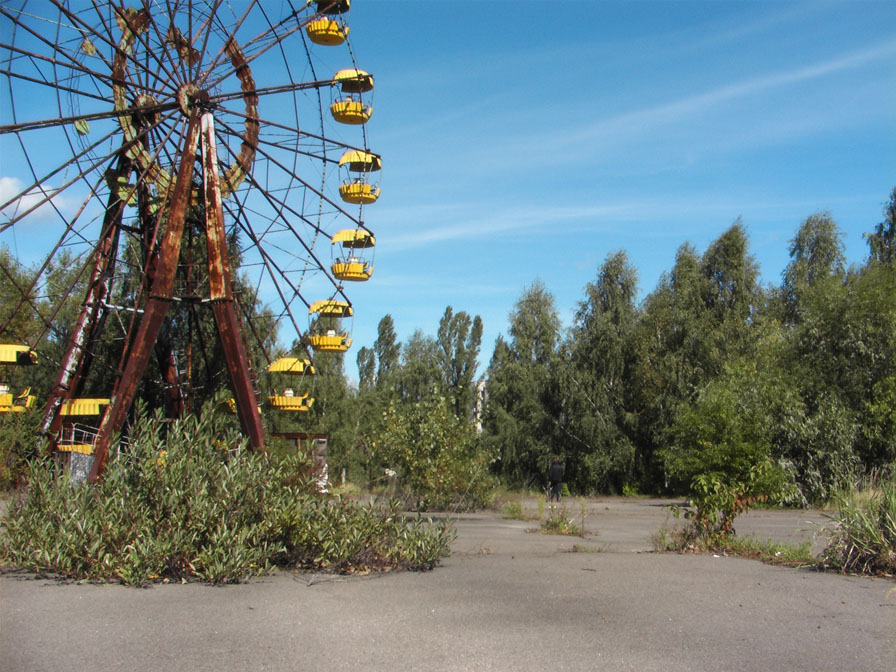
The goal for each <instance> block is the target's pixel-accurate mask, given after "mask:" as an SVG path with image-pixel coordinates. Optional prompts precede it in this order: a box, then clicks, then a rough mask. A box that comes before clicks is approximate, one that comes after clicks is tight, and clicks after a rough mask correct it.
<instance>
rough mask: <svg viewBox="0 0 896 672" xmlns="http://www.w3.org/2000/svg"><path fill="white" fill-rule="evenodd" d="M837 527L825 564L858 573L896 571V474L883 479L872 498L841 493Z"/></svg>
mask: <svg viewBox="0 0 896 672" xmlns="http://www.w3.org/2000/svg"><path fill="white" fill-rule="evenodd" d="M837 508H838V512H837V514H836V515H834V516H832V518H833V520H835V521H836V523H837V524H836V527H835V529H834V531H833V532H832V533H831V539H830V541H829V542H828V545H827V547H826V548H825V551H824V555H823V556H822V562H823V564H824V566H825V567H829V568H833V569H837V570H839V571H842V572H854V573H858V574H889V575H892V574H896V478H894V477H893V476H892V475H891V476H889V477H887V478H884V479H882V480H881V481H880V483H879V486H878V489H877V491H876V492H874V493H873V494H872V495H871V497H870V498H867V499H865V498H864V497H863V496H862V494H861V493H858V492H856V491H850V492H849V493H846V494H844V495H841V496H840V497H839V501H838V507H837Z"/></svg>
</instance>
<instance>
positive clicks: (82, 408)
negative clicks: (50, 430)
mask: <svg viewBox="0 0 896 672" xmlns="http://www.w3.org/2000/svg"><path fill="white" fill-rule="evenodd" d="M108 405H109V399H88V398H84V399H66V400H64V401H63V402H62V406H61V407H60V408H59V415H62V416H64V417H71V416H97V415H99V414H100V413H102V407H103V406H108ZM95 443H96V429H95V428H94V427H87V426H81V425H77V424H68V423H67V424H66V425H64V426H63V428H62V432H61V434H60V437H59V440H58V441H57V442H56V450H58V451H60V452H63V453H80V454H81V455H92V454H93V449H94V445H95Z"/></svg>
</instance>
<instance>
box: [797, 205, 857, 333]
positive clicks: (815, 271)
mask: <svg viewBox="0 0 896 672" xmlns="http://www.w3.org/2000/svg"><path fill="white" fill-rule="evenodd" d="M842 239H843V234H842V233H840V230H839V229H838V227H837V223H836V222H835V221H834V220H833V219H832V218H831V216H830V214H829V213H826V212H823V213H817V214H814V215H811V216H810V217H808V218H807V219H805V220H804V221H803V223H802V224H801V225H800V228H799V230H798V231H797V233H796V236H794V238H793V239H792V240H791V241H790V263H788V264H787V267H786V268H785V269H784V286H783V290H784V298H785V302H786V306H787V317H788V319H789V321H791V322H795V321H798V320H799V307H800V297H801V294H803V293H805V292H806V291H808V290H809V289H810V288H811V287H814V286H815V285H816V284H817V283H819V282H821V281H822V280H825V279H828V278H832V277H836V278H839V279H841V280H842V279H843V277H844V276H845V274H846V256H845V255H844V253H843V240H842Z"/></svg>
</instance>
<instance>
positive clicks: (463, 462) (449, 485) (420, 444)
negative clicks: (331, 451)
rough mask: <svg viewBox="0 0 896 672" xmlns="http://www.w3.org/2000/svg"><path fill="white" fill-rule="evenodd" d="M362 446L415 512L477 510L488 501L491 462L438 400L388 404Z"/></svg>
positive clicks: (491, 488) (491, 487) (472, 433)
mask: <svg viewBox="0 0 896 672" xmlns="http://www.w3.org/2000/svg"><path fill="white" fill-rule="evenodd" d="M367 443H368V444H369V445H370V446H371V448H372V450H373V453H374V454H375V455H376V458H377V459H378V460H379V461H380V462H381V463H382V465H383V466H384V467H386V468H389V469H391V470H394V471H395V472H396V474H397V482H396V489H397V492H398V493H400V494H401V495H402V496H403V497H404V498H405V500H406V501H407V502H408V503H409V504H410V505H411V506H412V507H414V508H416V509H417V510H419V511H464V510H470V509H481V508H485V507H486V506H488V505H489V503H490V502H491V499H492V495H493V493H494V490H495V479H494V477H493V476H492V475H491V474H490V473H489V467H490V465H491V462H492V458H491V456H490V455H489V454H488V453H487V452H486V451H485V450H484V448H483V446H482V442H481V441H480V440H479V436H478V435H477V434H476V431H475V429H473V427H471V426H470V424H469V423H468V422H465V421H463V420H461V419H459V418H457V416H455V415H454V411H453V410H452V408H451V406H450V404H449V403H448V400H446V399H444V398H442V397H433V398H430V399H425V400H423V401H419V402H415V403H395V402H393V403H390V404H389V406H388V407H387V408H386V410H384V411H383V415H382V423H381V425H380V426H379V427H378V428H377V432H376V435H375V436H373V437H370V438H369V440H368V441H367Z"/></svg>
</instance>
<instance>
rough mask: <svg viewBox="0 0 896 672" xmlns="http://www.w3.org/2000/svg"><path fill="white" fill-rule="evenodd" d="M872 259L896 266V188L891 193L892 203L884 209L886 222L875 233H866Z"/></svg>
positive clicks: (879, 225)
mask: <svg viewBox="0 0 896 672" xmlns="http://www.w3.org/2000/svg"><path fill="white" fill-rule="evenodd" d="M865 239H866V240H867V241H868V246H869V247H870V248H871V250H870V257H869V258H870V259H871V260H872V261H875V262H877V263H880V264H886V265H888V266H891V267H892V266H894V265H896V187H893V191H892V192H890V201H889V203H887V205H886V207H885V208H884V220H883V221H882V222H880V223H879V224H878V225H877V226H876V227H875V229H874V233H866V234H865Z"/></svg>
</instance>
